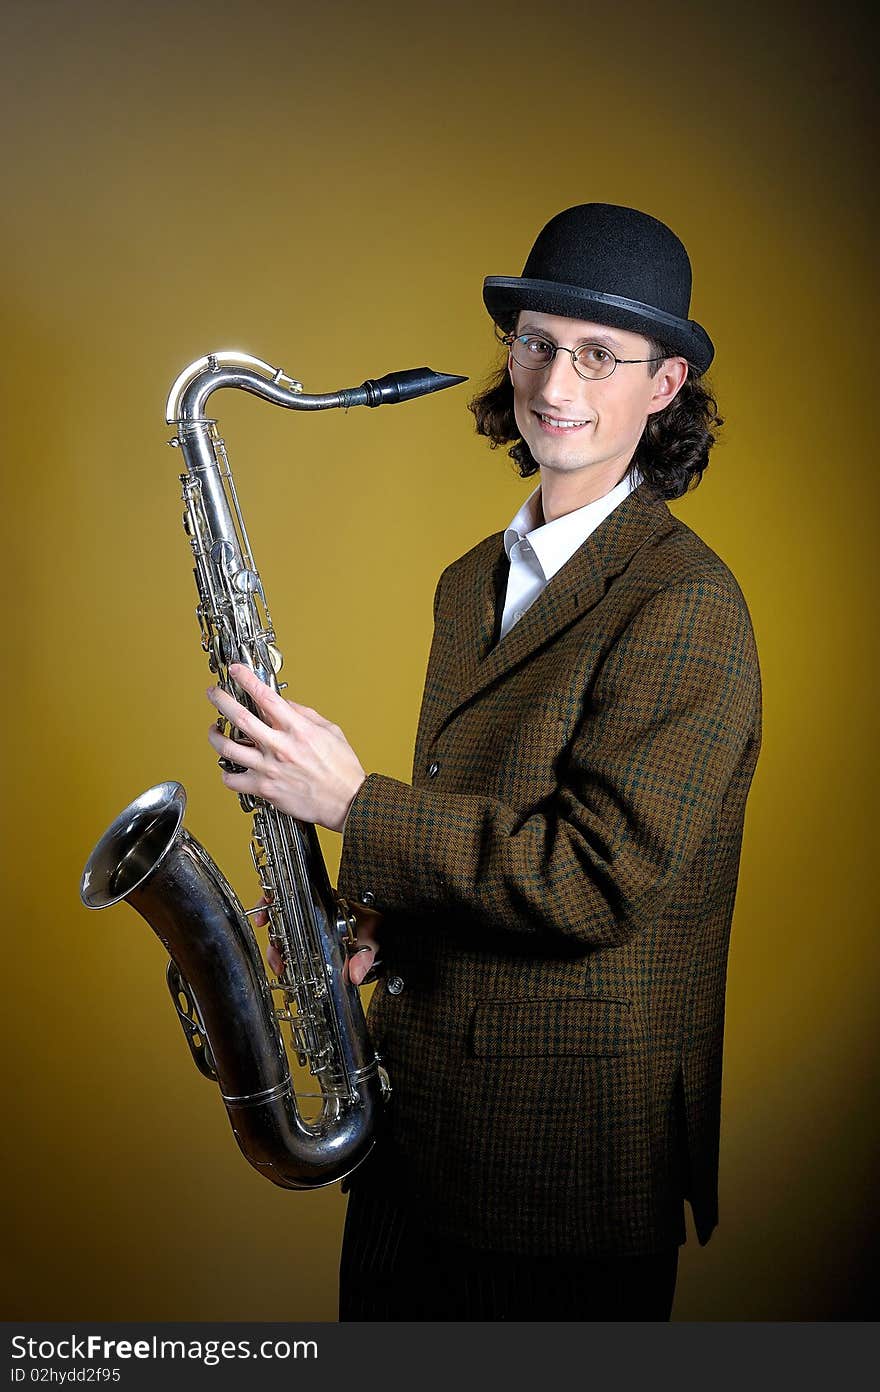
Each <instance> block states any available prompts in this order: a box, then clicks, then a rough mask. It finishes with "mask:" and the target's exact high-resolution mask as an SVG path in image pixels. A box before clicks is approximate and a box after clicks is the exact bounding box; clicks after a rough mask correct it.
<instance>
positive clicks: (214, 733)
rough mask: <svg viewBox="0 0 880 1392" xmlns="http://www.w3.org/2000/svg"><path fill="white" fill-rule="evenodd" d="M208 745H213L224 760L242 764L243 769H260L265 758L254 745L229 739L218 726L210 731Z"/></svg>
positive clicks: (213, 726) (214, 726)
mask: <svg viewBox="0 0 880 1392" xmlns="http://www.w3.org/2000/svg"><path fill="white" fill-rule="evenodd" d="M208 743H209V744H211V745H213V747H214V748H215V749H216V751H217V753H218V754H220V755H221V756H222V757H223V758H224V759H231V760H232V762H233V763H234V764H241V766H242V768H249V769H255V768H258V767H259V765H260V762H261V760H262V758H263V755H262V753H261V752H260V750H259V749H257V748H255V746H254V745H252V744H240V743H238V741H236V740H233V739H229V738H228V736H226V735H224V734H223V733H222V731H220V730H218V729H217V726H216V725H212V726H211V727H210V729H209V730H208Z"/></svg>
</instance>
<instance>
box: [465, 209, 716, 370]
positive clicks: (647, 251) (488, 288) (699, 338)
mask: <svg viewBox="0 0 880 1392" xmlns="http://www.w3.org/2000/svg"><path fill="white" fill-rule="evenodd" d="M483 299H484V301H485V304H486V308H487V309H488V311H489V313H490V314H491V315H492V318H493V319H494V320H495V322H496V324H500V325H501V327H502V328H504V329H507V330H509V329H512V328H513V326H514V324H515V322H516V314H517V311H519V310H521V309H534V310H537V311H539V312H540V313H543V314H562V315H565V316H566V317H567V318H569V319H588V320H590V321H592V322H593V323H597V324H608V325H609V326H610V327H611V328H616V329H630V330H632V331H633V332H634V333H640V334H644V335H645V336H647V337H651V338H657V339H660V341H661V342H662V343H664V344H666V345H667V346H668V347H669V348H671V349H673V350H674V351H675V352H676V353H677V354H680V355H681V357H683V358H687V360H688V362H689V363H691V364H692V365H693V367H694V369H695V370H696V371H697V372H705V371H706V369H707V367H708V366H709V364H710V363H711V361H712V359H713V357H714V356H715V349H714V347H713V345H712V340H711V339H710V337H709V335H708V334H707V333H706V330H705V329H704V328H702V327H701V326H700V325H699V324H696V323H694V321H693V320H692V319H689V318H688V310H689V309H690V303H691V263H690V259H689V257H688V254H687V251H686V250H685V248H684V244H683V243H682V242H681V241H679V239H678V237H676V235H675V233H674V232H673V231H671V229H670V228H668V227H667V226H666V224H665V223H663V222H659V221H658V219H657V218H654V217H651V216H650V215H649V214H648V213H640V212H639V211H638V209H636V208H621V207H618V206H617V205H616V204H614V203H580V204H578V206H577V207H575V208H566V210H565V212H562V213H557V214H556V216H555V217H554V218H551V219H550V221H549V222H548V223H547V226H546V227H545V228H543V230H542V231H541V232H539V234H538V240H537V241H536V242H535V245H534V246H533V247H532V250H531V252H530V253H529V259H528V261H527V262H526V264H525V266H524V267H523V273H522V276H487V277H486V279H485V280H484V282H483Z"/></svg>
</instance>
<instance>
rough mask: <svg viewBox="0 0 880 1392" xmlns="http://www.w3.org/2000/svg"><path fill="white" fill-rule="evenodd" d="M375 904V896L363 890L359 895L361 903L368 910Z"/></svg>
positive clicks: (367, 890) (369, 891) (369, 890)
mask: <svg viewBox="0 0 880 1392" xmlns="http://www.w3.org/2000/svg"><path fill="white" fill-rule="evenodd" d="M375 902H376V896H375V894H374V893H373V891H372V890H371V889H365V890H364V892H363V894H362V895H361V903H362V904H365V905H366V907H367V908H368V909H369V908H370V907H371V906H372V905H373V904H375Z"/></svg>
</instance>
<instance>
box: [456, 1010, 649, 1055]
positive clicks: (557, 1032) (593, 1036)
mask: <svg viewBox="0 0 880 1392" xmlns="http://www.w3.org/2000/svg"><path fill="white" fill-rule="evenodd" d="M468 1044H469V1048H468V1052H469V1054H470V1056H471V1057H472V1058H560V1057H565V1056H566V1055H572V1056H575V1057H578V1058H604V1057H612V1056H614V1055H617V1054H624V1053H626V1052H628V1050H629V1049H630V1048H631V1047H632V1044H633V1028H632V1016H631V1010H630V1003H629V1001H627V1000H621V999H617V998H613V997H610V996H561V997H559V996H554V997H551V998H536V999H534V1000H529V999H518V1000H508V999H497V1000H485V1001H478V1002H477V1004H476V1006H475V1007H474V1010H473V1014H472V1016H471V1022H470V1031H469V1038H468Z"/></svg>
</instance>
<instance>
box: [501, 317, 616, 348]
mask: <svg viewBox="0 0 880 1392" xmlns="http://www.w3.org/2000/svg"><path fill="white" fill-rule="evenodd" d="M526 333H530V334H536V335H537V336H538V337H540V338H546V339H547V341H548V343H555V341H556V340H555V339H554V337H553V335H552V334H549V333H548V332H547V330H546V329H539V328H538V326H537V325H536V324H523V326H522V328H521V329H520V331H519V334H520V335H522V334H526ZM518 336H519V335H518ZM579 343H601V344H602V345H603V346H604V347H605V348H611V349H612V351H616V352H619V353H622V352H623V344H622V343H621V342H620V340H619V339H617V338H614V337H613V336H612V335H611V334H604V333H595V334H587V335H585V337H584V338H582V339H580V340H579Z"/></svg>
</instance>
